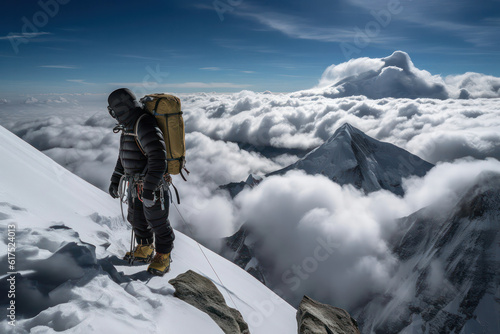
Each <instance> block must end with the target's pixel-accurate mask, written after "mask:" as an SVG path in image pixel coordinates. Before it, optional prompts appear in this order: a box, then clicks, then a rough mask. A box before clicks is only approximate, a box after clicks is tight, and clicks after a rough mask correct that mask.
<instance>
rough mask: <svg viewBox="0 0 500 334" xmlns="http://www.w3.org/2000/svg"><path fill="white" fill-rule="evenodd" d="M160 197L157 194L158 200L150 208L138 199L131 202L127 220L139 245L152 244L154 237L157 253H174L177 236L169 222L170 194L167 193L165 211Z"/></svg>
mask: <svg viewBox="0 0 500 334" xmlns="http://www.w3.org/2000/svg"><path fill="white" fill-rule="evenodd" d="M159 197H160V196H158V194H157V198H158V200H157V201H156V203H155V205H153V206H152V207H150V208H147V207H145V206H144V205H143V204H142V202H141V201H140V200H139V199H138V198H134V199H133V200H130V202H129V206H128V215H127V220H128V221H129V222H130V224H131V225H132V228H133V229H134V232H135V238H136V241H137V243H138V244H151V243H152V242H153V235H154V241H155V247H156V251H157V252H158V253H163V254H165V253H170V252H171V251H172V248H173V247H174V239H175V235H174V231H173V229H172V227H171V226H170V222H169V220H168V210H169V204H170V202H169V198H168V193H167V192H165V206H164V209H163V210H162V208H161V203H160V202H161V200H160V199H159ZM153 233H154V234H153Z"/></svg>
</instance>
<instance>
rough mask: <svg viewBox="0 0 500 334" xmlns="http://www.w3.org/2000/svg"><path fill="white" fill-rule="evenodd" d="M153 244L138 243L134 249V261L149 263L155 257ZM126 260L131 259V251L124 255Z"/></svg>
mask: <svg viewBox="0 0 500 334" xmlns="http://www.w3.org/2000/svg"><path fill="white" fill-rule="evenodd" d="M153 251H154V248H153V245H152V244H151V245H137V246H135V249H134V254H133V259H134V261H141V262H146V263H149V262H151V259H152V258H153ZM123 259H124V260H127V261H129V260H130V259H131V256H130V252H127V253H126V254H125V256H124V257H123Z"/></svg>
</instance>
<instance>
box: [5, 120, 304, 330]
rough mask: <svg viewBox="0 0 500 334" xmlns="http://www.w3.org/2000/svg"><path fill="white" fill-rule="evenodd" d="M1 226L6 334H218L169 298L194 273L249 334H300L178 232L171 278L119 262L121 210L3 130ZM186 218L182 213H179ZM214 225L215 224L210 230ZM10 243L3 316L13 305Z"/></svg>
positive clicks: (123, 243)
mask: <svg viewBox="0 0 500 334" xmlns="http://www.w3.org/2000/svg"><path fill="white" fill-rule="evenodd" d="M0 141H1V142H2V145H1V146H0V156H1V157H2V160H1V163H0V164H1V165H0V166H1V173H0V185H1V187H0V220H1V221H2V224H1V225H0V230H1V235H2V236H6V235H7V225H9V224H15V225H16V226H17V227H16V246H17V248H16V268H15V270H16V271H17V272H18V274H17V276H16V297H15V302H16V316H17V318H16V327H12V326H10V325H8V323H7V320H6V318H5V317H2V321H1V322H0V332H2V333H28V332H30V333H54V332H59V331H66V332H68V333H96V332H98V333H102V332H113V333H116V332H119V333H137V332H147V333H165V332H168V333H202V332H203V333H221V330H220V329H219V327H218V326H217V325H216V324H215V322H213V321H212V319H210V318H209V317H208V315H206V314H205V313H203V312H201V311H199V310H197V309H195V308H194V307H192V306H190V305H188V304H186V303H184V302H182V301H180V300H179V299H177V298H175V297H174V296H173V292H174V289H173V287H172V286H171V285H169V284H168V280H169V279H170V278H173V277H176V276H177V275H178V274H180V273H183V272H185V271H187V270H188V269H192V270H194V271H196V272H198V273H200V274H202V275H204V276H206V277H208V278H210V279H211V280H212V281H214V283H215V284H216V285H217V286H218V288H219V290H221V292H222V293H223V295H224V297H225V299H226V302H227V304H228V305H229V306H231V307H235V308H237V309H239V311H240V312H241V313H242V315H243V317H244V319H245V320H246V321H247V323H248V324H249V327H250V331H251V333H294V332H296V331H297V325H296V321H295V312H296V311H295V309H294V308H292V307H291V306H290V305H289V304H287V303H286V302H284V301H283V300H282V299H280V298H279V297H277V296H276V295H275V294H274V293H273V292H271V291H270V290H269V289H267V288H266V287H265V286H264V285H262V284H261V283H260V282H259V281H257V280H256V279H254V278H253V277H252V276H250V275H249V274H247V273H246V272H245V271H244V270H242V269H240V268H239V267H237V266H236V265H234V264H232V263H230V262H229V261H227V260H225V259H223V258H222V257H220V256H218V255H216V254H215V253H213V252H211V251H210V250H208V249H206V248H204V247H202V249H203V251H204V253H205V254H206V256H207V257H208V258H209V260H210V262H211V263H212V265H213V267H214V268H215V270H216V271H217V273H218V274H219V276H220V278H221V280H222V282H223V283H224V286H221V284H220V282H219V280H218V279H217V277H216V275H215V274H214V272H213V271H212V269H211V267H210V265H209V264H208V262H207V260H206V259H205V257H204V255H203V254H202V252H201V251H200V248H199V247H198V245H197V243H196V242H195V241H194V240H192V239H190V238H189V237H187V236H185V235H183V234H181V233H180V232H177V234H176V235H177V239H176V242H175V249H174V251H173V255H172V256H173V264H172V270H171V272H170V273H168V274H167V275H165V277H162V278H160V277H151V276H150V275H149V274H147V273H145V269H146V266H144V265H134V266H131V267H130V266H128V265H127V264H126V263H125V262H124V261H122V260H121V256H122V255H123V253H124V251H125V250H126V249H127V248H128V247H129V243H130V228H129V226H128V223H125V222H123V221H122V219H121V215H120V208H119V203H118V201H116V200H113V199H112V198H111V197H110V196H109V195H108V194H106V193H104V192H102V191H101V190H99V189H97V188H95V187H94V186H92V185H90V184H89V183H87V182H86V181H83V180H82V179H80V178H79V177H77V176H75V175H73V174H71V173H70V172H68V171H66V170H65V169H64V168H62V167H60V166H59V165H57V164H56V163H55V162H54V161H52V160H51V159H50V158H48V157H46V156H45V155H43V154H42V153H40V152H39V151H37V150H36V149H34V148H33V147H31V146H30V145H29V144H27V143H25V142H23V141H22V140H21V139H19V138H18V137H16V136H15V135H13V134H12V133H10V132H8V131H7V130H5V129H4V128H3V127H0ZM180 209H181V210H182V207H181V208H180ZM207 224H209V222H207ZM6 242H7V240H6V237H5V238H4V237H2V247H1V253H0V257H1V261H0V268H1V272H0V273H1V274H2V276H1V280H0V282H1V283H0V288H1V291H2V296H1V299H0V300H1V303H0V304H1V307H2V309H4V310H5V308H4V306H6V305H7V303H8V302H9V300H7V293H4V292H5V291H6V290H5V289H7V281H6V275H5V273H6V272H7V271H8V270H7V269H8V268H7V254H6Z"/></svg>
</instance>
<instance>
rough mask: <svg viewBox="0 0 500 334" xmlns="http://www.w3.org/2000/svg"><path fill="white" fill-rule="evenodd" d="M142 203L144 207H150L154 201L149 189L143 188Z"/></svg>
mask: <svg viewBox="0 0 500 334" xmlns="http://www.w3.org/2000/svg"><path fill="white" fill-rule="evenodd" d="M142 203H143V204H144V206H145V207H146V208H150V207H152V206H153V205H155V203H156V198H155V195H154V193H153V192H152V191H151V190H149V191H148V190H144V191H143V193H142Z"/></svg>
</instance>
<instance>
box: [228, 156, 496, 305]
mask: <svg viewBox="0 0 500 334" xmlns="http://www.w3.org/2000/svg"><path fill="white" fill-rule="evenodd" d="M484 171H494V172H497V173H500V161H498V160H495V159H488V160H484V161H478V160H471V159H466V160H460V161H457V162H455V163H443V164H439V165H438V166H436V167H435V168H434V169H432V170H431V171H430V172H429V173H428V174H427V175H426V176H425V177H423V178H412V179H409V180H406V182H405V188H406V195H405V197H404V198H401V197H398V196H395V195H394V194H392V193H390V192H388V191H378V192H375V193H371V194H369V195H364V194H363V193H361V192H359V191H358V190H356V189H354V188H353V187H351V186H344V187H340V186H339V185H338V184H336V183H334V182H332V181H331V180H329V179H327V178H325V177H323V176H311V175H305V174H303V173H301V172H297V171H293V172H289V173H287V174H286V175H284V176H272V177H269V178H267V179H265V180H264V181H262V183H261V184H260V185H259V186H258V187H256V188H253V189H251V190H250V189H247V190H245V191H243V192H242V193H240V194H239V195H238V196H237V197H236V198H235V202H236V204H237V207H238V208H239V210H238V212H237V213H236V214H235V216H236V217H237V219H238V220H239V221H245V222H247V223H248V224H249V225H250V226H251V227H253V230H254V231H256V233H258V234H259V235H260V236H261V238H262V239H261V243H260V244H259V246H258V248H256V251H257V256H258V258H259V260H260V261H261V262H263V263H265V264H266V265H265V266H266V267H267V268H268V269H269V270H270V272H269V276H268V278H270V282H269V284H270V286H272V287H273V288H274V289H275V290H276V291H278V292H280V293H281V294H282V295H283V296H284V297H285V299H286V300H288V301H289V302H291V303H292V305H297V303H298V302H299V301H300V298H301V297H302V296H303V295H304V294H307V295H309V296H311V297H313V298H316V299H318V300H321V301H324V302H328V303H330V304H333V305H336V306H339V307H345V308H347V309H352V308H354V307H356V306H360V305H363V302H364V301H365V300H367V299H369V298H370V296H371V295H372V294H373V293H382V294H383V293H384V292H385V291H386V289H387V288H388V287H389V285H388V284H389V282H390V281H391V277H392V276H391V275H392V274H393V273H394V269H395V268H396V266H397V260H396V259H395V257H394V256H393V254H392V252H391V251H390V249H389V247H388V238H389V237H390V235H391V233H392V232H393V231H394V230H395V229H396V228H397V225H396V223H395V220H396V219H397V218H400V217H404V216H406V215H409V214H411V213H413V212H415V211H417V210H419V209H421V208H422V207H425V206H429V205H433V206H434V208H436V209H438V210H439V213H440V214H443V215H446V214H447V212H449V210H451V209H452V208H453V206H454V205H455V204H456V203H457V202H458V201H459V199H460V198H461V197H462V196H464V194H465V192H466V191H467V190H468V189H469V188H470V187H472V186H473V185H474V184H475V182H476V179H477V177H478V175H479V174H481V173H482V172H484Z"/></svg>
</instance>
